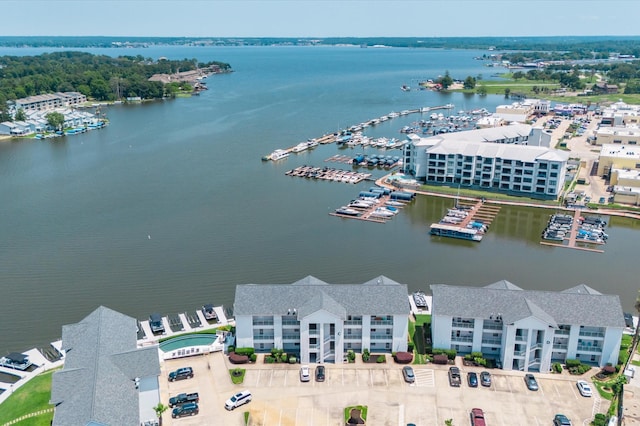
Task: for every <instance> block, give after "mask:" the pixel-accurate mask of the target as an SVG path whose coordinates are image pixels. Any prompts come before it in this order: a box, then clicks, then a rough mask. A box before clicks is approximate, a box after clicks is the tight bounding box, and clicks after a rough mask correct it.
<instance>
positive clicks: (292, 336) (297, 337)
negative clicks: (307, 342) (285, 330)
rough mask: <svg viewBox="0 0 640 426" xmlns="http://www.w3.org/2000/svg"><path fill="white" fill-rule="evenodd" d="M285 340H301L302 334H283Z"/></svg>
mask: <svg viewBox="0 0 640 426" xmlns="http://www.w3.org/2000/svg"><path fill="white" fill-rule="evenodd" d="M282 339H283V340H300V334H283V335H282Z"/></svg>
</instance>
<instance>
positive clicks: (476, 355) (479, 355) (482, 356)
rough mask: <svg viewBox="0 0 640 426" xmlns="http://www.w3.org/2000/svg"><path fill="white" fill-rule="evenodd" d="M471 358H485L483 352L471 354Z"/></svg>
mask: <svg viewBox="0 0 640 426" xmlns="http://www.w3.org/2000/svg"><path fill="white" fill-rule="evenodd" d="M471 358H473V359H475V358H484V355H482V352H471Z"/></svg>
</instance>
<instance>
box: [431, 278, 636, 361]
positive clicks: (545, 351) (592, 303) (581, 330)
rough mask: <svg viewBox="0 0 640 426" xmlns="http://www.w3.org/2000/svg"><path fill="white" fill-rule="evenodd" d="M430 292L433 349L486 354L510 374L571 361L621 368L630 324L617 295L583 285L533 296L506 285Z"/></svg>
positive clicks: (438, 288) (440, 287)
mask: <svg viewBox="0 0 640 426" xmlns="http://www.w3.org/2000/svg"><path fill="white" fill-rule="evenodd" d="M431 291H432V293H433V301H432V303H433V308H432V318H431V320H432V322H431V327H432V340H433V347H434V348H442V349H455V350H457V351H458V353H460V354H467V353H471V352H482V353H483V355H484V356H485V357H486V358H493V359H496V360H497V361H499V363H500V364H501V365H502V368H503V369H505V370H520V371H540V372H548V371H550V369H551V365H552V363H554V362H560V363H563V362H565V361H566V360H567V359H577V360H580V361H581V362H583V363H586V364H591V365H596V366H600V367H602V366H605V365H606V364H607V363H611V364H613V365H616V363H617V362H618V354H619V350H620V342H621V339H622V332H623V330H624V328H625V322H624V314H623V312H622V306H621V304H620V298H619V297H618V296H617V295H605V294H601V293H599V292H598V291H596V290H594V289H592V288H590V287H588V286H586V285H584V284H581V285H578V286H576V287H573V288H570V289H567V290H564V291H560V292H553V291H528V290H523V289H521V288H520V287H518V286H516V285H514V284H512V283H510V282H508V281H499V282H497V283H494V284H490V285H488V286H486V287H460V286H449V285H440V284H439V285H432V286H431Z"/></svg>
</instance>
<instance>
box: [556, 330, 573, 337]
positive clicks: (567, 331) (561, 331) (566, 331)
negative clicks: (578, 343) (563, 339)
mask: <svg viewBox="0 0 640 426" xmlns="http://www.w3.org/2000/svg"><path fill="white" fill-rule="evenodd" d="M570 332H571V330H565V329H563V328H561V329H559V330H555V332H554V334H555V335H558V334H561V335H564V336H568V335H569V333H570Z"/></svg>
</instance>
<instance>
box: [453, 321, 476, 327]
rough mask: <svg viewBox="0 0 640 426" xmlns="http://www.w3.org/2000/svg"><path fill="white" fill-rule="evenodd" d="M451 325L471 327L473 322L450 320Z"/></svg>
mask: <svg viewBox="0 0 640 426" xmlns="http://www.w3.org/2000/svg"><path fill="white" fill-rule="evenodd" d="M451 327H458V328H473V323H472V322H462V321H452V322H451Z"/></svg>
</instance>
